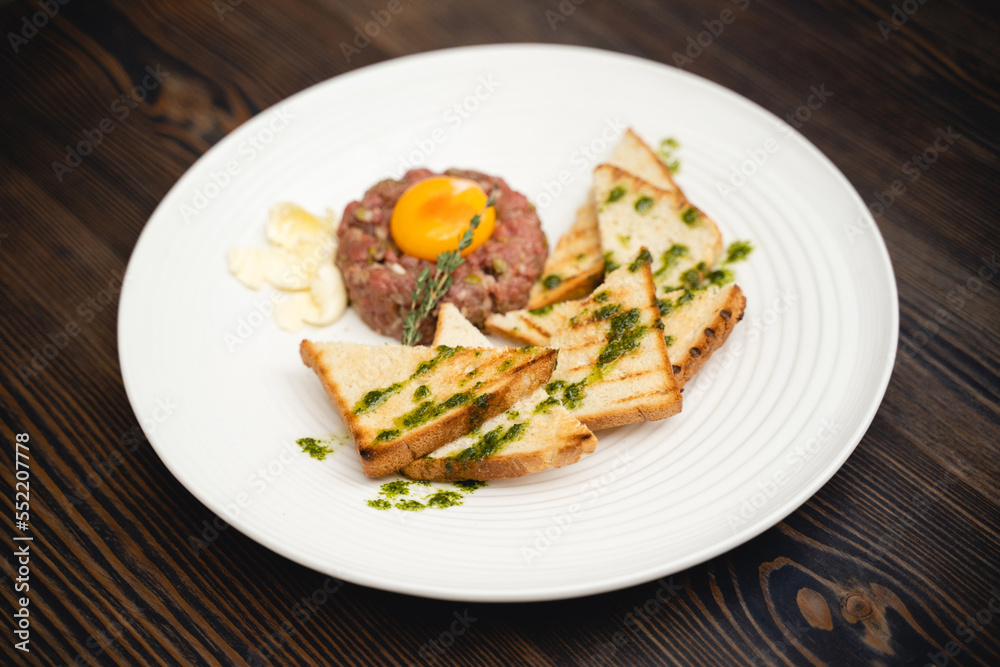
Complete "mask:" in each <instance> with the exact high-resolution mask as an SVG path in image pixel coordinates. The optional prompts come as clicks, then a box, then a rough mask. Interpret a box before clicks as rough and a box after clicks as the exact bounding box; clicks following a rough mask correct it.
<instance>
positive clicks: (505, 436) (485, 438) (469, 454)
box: [448, 422, 528, 461]
mask: <svg viewBox="0 0 1000 667" xmlns="http://www.w3.org/2000/svg"><path fill="white" fill-rule="evenodd" d="M527 428H528V423H527V422H518V423H516V424H511V426H510V427H509V428H507V429H505V428H504V427H503V425H502V424H501V425H500V426H497V427H496V428H495V429H493V430H492V431H489V432H487V433H484V434H483V435H482V436H481V437H480V438H479V440H477V441H476V442H475V443H474V444H473V445H472V446H471V447H466V448H465V449H463V450H462V451H460V452H456V453H454V454H452V455H451V456H449V457H448V458H452V459H456V460H458V461H482V460H483V459H486V458H488V457H490V456H493V455H494V454H496V453H497V452H499V451H500V450H501V449H503V447H504V445H506V444H507V443H510V442H514V441H516V440H519V439H520V438H521V437H522V436H523V435H524V432H525V430H527Z"/></svg>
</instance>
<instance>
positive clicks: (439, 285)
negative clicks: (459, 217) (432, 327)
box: [403, 184, 498, 345]
mask: <svg viewBox="0 0 1000 667" xmlns="http://www.w3.org/2000/svg"><path fill="white" fill-rule="evenodd" d="M497 189H498V188H497V186H496V184H494V185H493V189H492V190H490V196H489V197H488V198H487V199H486V206H484V207H483V210H482V211H480V212H479V213H477V214H476V215H474V216H472V220H470V221H469V228H468V229H467V230H465V233H464V234H462V238H461V240H459V242H458V250H448V251H446V252H442V253H440V254H439V255H438V256H437V266H436V267H435V268H436V269H437V270H436V272H435V274H434V276H433V277H431V267H429V266H425V267H424V270H423V271H421V272H420V274H419V275H418V276H417V282H416V285H414V287H413V294H412V295H411V297H410V312H409V313H407V314H406V319H405V320H404V321H403V345H413V344H414V343H416V342H417V339H418V338H419V337H420V325H421V324H423V322H424V320H426V319H427V316H428V315H430V314H431V311H433V310H434V306H436V305H437V303H438V301H440V300H441V298H442V297H443V296H444V295H445V294H446V293H447V292H448V289H449V288H450V287H451V274H452V273H454V272H455V269H457V268H458V267H459V266H461V264H462V262H464V261H465V259H463V258H462V251H463V250H465V249H466V248H468V247H469V246H470V245H472V236H473V234H475V232H476V228H477V227H479V223H480V222H481V221H482V219H483V214H484V213H485V212H486V209H488V208H489V207H491V206H493V205H494V204H495V203H496V192H497Z"/></svg>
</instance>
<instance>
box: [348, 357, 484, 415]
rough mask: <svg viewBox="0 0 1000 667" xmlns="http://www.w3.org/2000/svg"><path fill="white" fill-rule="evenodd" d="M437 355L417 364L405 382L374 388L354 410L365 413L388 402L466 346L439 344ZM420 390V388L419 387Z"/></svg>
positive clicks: (362, 398)
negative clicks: (391, 397)
mask: <svg viewBox="0 0 1000 667" xmlns="http://www.w3.org/2000/svg"><path fill="white" fill-rule="evenodd" d="M436 349H437V356H435V357H434V358H433V359H429V360H427V361H424V362H421V363H420V365H419V366H417V370H416V371H414V373H413V375H411V376H410V377H409V378H407V379H406V380H404V381H403V382H395V383H393V384H391V385H389V386H388V387H384V388H382V389H373V390H371V391H369V392H368V393H367V394H365V395H364V396H362V397H361V400H360V401H358V402H357V403H355V404H354V408H353V409H352V412H354V414H356V415H363V414H365V413H366V412H370V411H372V410H374V409H375V408H377V407H378V406H380V405H382V404H383V403H385V402H386V400H387V399H388V398H389V397H390V396H394V395H395V394H398V393H399V392H400V391H402V390H403V387H405V386H406V385H408V384H409V383H410V382H412V381H413V380H414V379H415V378H418V377H420V376H421V375H425V374H426V373H429V372H430V371H431V370H433V369H434V368H435V367H436V366H437V365H438V364H440V363H441V362H442V361H444V360H445V359H450V358H452V357H454V356H455V353H456V352H458V351H459V350H462V349H464V348H462V347H448V346H447V345H438V346H437V348H436ZM418 391H419V389H418Z"/></svg>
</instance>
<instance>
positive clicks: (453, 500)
mask: <svg viewBox="0 0 1000 667" xmlns="http://www.w3.org/2000/svg"><path fill="white" fill-rule="evenodd" d="M485 486H486V482H480V481H475V480H466V481H462V482H455V490H454V491H453V490H450V489H441V488H437V487H434V486H432V485H431V483H430V482H428V481H425V480H411V479H397V480H395V481H392V482H386V483H385V484H383V485H382V486H381V487H380V488H379V492H378V495H379V497H378V498H373V499H371V500H366V501H365V504H367V505H368V507H371V508H372V509H376V510H380V511H388V510H390V509H392V508H394V507H395V508H396V509H398V510H402V511H404V512H422V511H424V510H427V509H447V508H449V507H456V506H458V505H461V504H462V502H463V500H464V498H465V495H468V494H471V493H475V492H476V491H477V490H479V489H481V488H483V487H485ZM415 487H430V491H431V493H430V494H429V495H427V496H425V497H423V498H420V499H416V498H412V497H408V496H410V495H411V494H412V493H413V491H414V488H415Z"/></svg>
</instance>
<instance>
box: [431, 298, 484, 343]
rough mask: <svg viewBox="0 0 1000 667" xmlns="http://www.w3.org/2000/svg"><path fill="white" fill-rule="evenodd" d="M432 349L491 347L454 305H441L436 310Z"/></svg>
mask: <svg viewBox="0 0 1000 667" xmlns="http://www.w3.org/2000/svg"><path fill="white" fill-rule="evenodd" d="M433 345H434V347H437V346H438V345H447V346H449V347H459V346H460V347H493V343H491V342H490V340H489V338H487V337H486V336H484V335H483V333H482V332H481V331H480V330H479V329H477V328H476V325H475V324H473V323H472V322H470V321H469V320H467V319H465V316H464V315H462V311H460V310H459V309H458V308H457V307H456V306H455V304H453V303H443V304H441V309H440V310H438V320H437V329H435V331H434V343H433Z"/></svg>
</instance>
